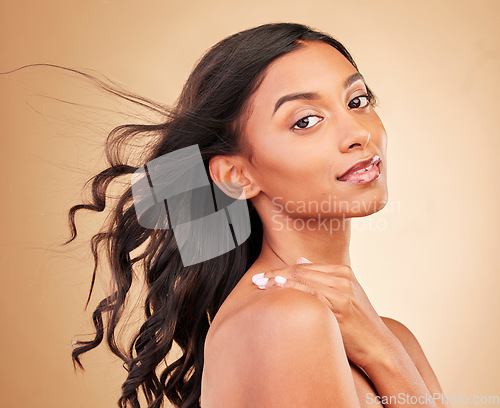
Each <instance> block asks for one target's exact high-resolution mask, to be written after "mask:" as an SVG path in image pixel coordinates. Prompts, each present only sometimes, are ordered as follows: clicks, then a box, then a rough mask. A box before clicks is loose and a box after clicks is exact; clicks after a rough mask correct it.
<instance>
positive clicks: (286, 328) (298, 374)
mask: <svg viewBox="0 0 500 408" xmlns="http://www.w3.org/2000/svg"><path fill="white" fill-rule="evenodd" d="M291 291H293V292H291ZM241 323H243V324H244V327H245V328H244V330H242V331H241V334H240V336H239V338H238V339H237V340H236V339H235V340H236V343H237V344H238V346H237V347H234V348H233V351H232V352H233V353H235V354H236V355H235V356H234V357H235V359H234V360H233V361H239V362H240V363H241V364H239V365H238V371H237V374H236V375H237V376H238V377H239V378H240V379H241V384H242V392H243V393H244V396H243V398H244V401H245V402H246V404H247V405H248V406H258V407H263V408H274V407H287V408H295V407H296V408H298V407H305V406H314V407H317V408H327V407H328V408H330V407H333V406H335V407H338V408H342V407H349V408H353V407H359V400H358V397H357V394H356V389H355V386H354V380H353V377H352V374H351V371H350V368H349V364H348V360H347V357H346V354H345V350H344V346H343V343H342V337H341V334H340V329H339V327H338V324H337V321H336V319H335V316H334V315H333V313H332V312H331V311H330V310H329V309H328V308H327V307H326V306H325V305H323V304H322V303H321V302H320V301H318V300H317V299H315V298H313V297H311V296H310V295H308V294H305V293H302V292H298V291H296V290H293V289H286V288H284V289H283V290H280V291H279V292H278V291H276V292H274V294H271V293H270V292H269V293H268V294H267V297H262V301H260V302H256V303H255V304H253V305H251V306H250V307H249V308H248V310H247V311H246V312H245V316H244V317H242V321H241Z"/></svg>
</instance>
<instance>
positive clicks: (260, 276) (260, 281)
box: [252, 272, 269, 289]
mask: <svg viewBox="0 0 500 408" xmlns="http://www.w3.org/2000/svg"><path fill="white" fill-rule="evenodd" d="M268 280H269V278H264V272H262V273H257V274H255V275H253V276H252V282H253V283H254V284H256V285H257V286H259V287H261V286H265V285H266V283H267V281H268ZM261 289H263V288H261Z"/></svg>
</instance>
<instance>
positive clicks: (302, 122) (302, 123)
mask: <svg viewBox="0 0 500 408" xmlns="http://www.w3.org/2000/svg"><path fill="white" fill-rule="evenodd" d="M321 120H322V119H321V118H320V117H319V116H317V115H308V116H304V117H303V118H302V119H299V120H298V121H297V122H295V124H294V125H293V129H296V130H300V129H309V128H311V127H313V126H314V125H316V124H317V123H318V122H321Z"/></svg>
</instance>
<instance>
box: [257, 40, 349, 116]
mask: <svg viewBox="0 0 500 408" xmlns="http://www.w3.org/2000/svg"><path fill="white" fill-rule="evenodd" d="M356 72H357V70H356V68H354V67H353V66H352V64H351V63H350V62H349V61H348V60H347V59H346V58H345V57H344V56H343V55H342V54H341V53H340V52H339V51H338V50H336V49H335V48H334V47H332V46H331V45H328V44H325V43H323V42H309V43H306V44H305V45H303V46H302V47H301V48H299V49H297V50H294V51H292V52H290V53H288V54H286V55H284V56H282V57H280V58H278V59H277V60H275V61H273V62H272V63H271V64H270V65H269V66H268V67H267V69H266V72H265V75H264V79H263V80H262V82H261V84H260V86H259V88H258V89H257V91H256V92H255V94H254V95H253V98H252V99H253V101H252V102H253V105H254V107H258V106H263V105H262V104H264V105H268V104H270V103H274V102H276V100H277V98H279V97H280V96H283V95H285V94H289V93H294V92H301V91H304V92H318V93H320V94H322V93H330V92H335V91H337V92H338V91H342V89H343V86H344V81H345V79H346V78H347V77H349V76H350V75H352V74H354V73H356Z"/></svg>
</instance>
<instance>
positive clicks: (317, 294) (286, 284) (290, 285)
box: [266, 279, 333, 312]
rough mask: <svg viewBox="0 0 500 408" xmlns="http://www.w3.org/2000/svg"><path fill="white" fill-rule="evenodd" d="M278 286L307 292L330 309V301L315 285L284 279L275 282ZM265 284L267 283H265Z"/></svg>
mask: <svg viewBox="0 0 500 408" xmlns="http://www.w3.org/2000/svg"><path fill="white" fill-rule="evenodd" d="M275 283H276V284H277V285H278V286H281V287H284V288H292V289H296V290H300V291H302V292H305V293H308V294H310V295H312V296H314V297H316V298H317V299H319V300H320V301H321V302H322V303H323V304H325V305H326V306H327V307H328V308H329V309H330V310H332V312H333V309H332V303H331V302H329V300H328V299H327V298H326V297H325V295H324V294H323V293H322V291H321V290H319V289H318V288H316V287H313V286H311V285H304V284H303V283H300V282H297V281H294V280H290V279H286V280H285V281H281V283H278V282H275ZM266 286H267V285H266Z"/></svg>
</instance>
